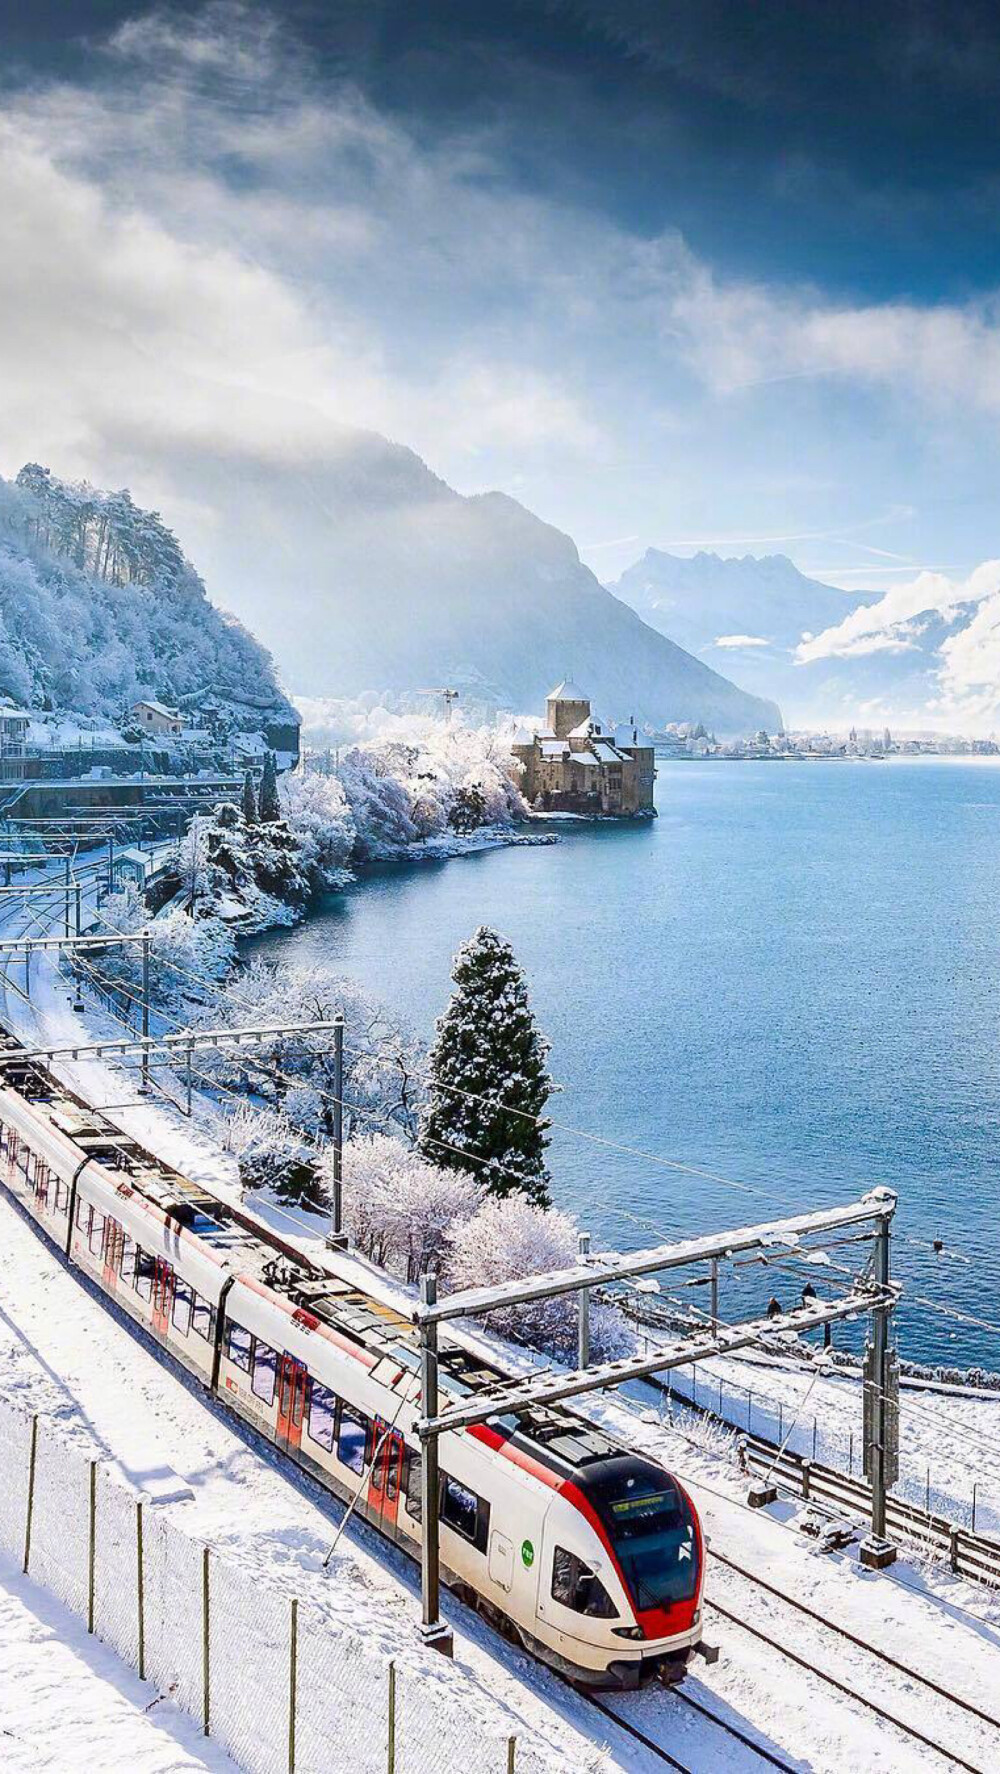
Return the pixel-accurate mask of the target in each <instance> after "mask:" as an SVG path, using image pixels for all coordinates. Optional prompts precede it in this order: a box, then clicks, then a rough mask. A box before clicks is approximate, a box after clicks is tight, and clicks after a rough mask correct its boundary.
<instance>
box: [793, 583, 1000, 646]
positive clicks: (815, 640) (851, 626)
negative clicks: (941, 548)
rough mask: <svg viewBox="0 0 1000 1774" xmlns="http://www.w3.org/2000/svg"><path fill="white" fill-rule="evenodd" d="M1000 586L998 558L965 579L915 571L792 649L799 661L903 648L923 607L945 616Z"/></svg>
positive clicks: (914, 636)
mask: <svg viewBox="0 0 1000 1774" xmlns="http://www.w3.org/2000/svg"><path fill="white" fill-rule="evenodd" d="M998 586H1000V561H984V562H983V564H982V565H981V566H979V567H977V568H976V570H975V572H974V573H971V574H970V575H969V577H968V579H965V580H954V579H949V578H948V577H947V575H946V574H944V573H918V574H917V577H916V578H915V579H909V580H906V581H904V582H903V583H902V584H900V585H894V586H892V587H891V588H890V590H889V591H887V592H886V593H885V595H884V596H883V597H881V598H879V600H878V602H877V603H873V604H862V605H861V606H859V608H858V609H856V610H852V611H851V613H850V615H849V616H845V618H844V620H843V622H838V623H837V625H836V626H835V627H834V628H826V629H824V630H823V632H822V634H818V635H808V636H803V639H802V641H801V642H800V644H799V646H798V648H797V649H796V655H795V656H796V660H797V662H798V663H799V664H800V665H809V664H811V663H813V662H814V661H815V660H818V659H845V658H850V657H852V656H857V655H859V654H864V653H873V652H878V651H886V650H893V651H902V650H905V649H907V648H909V647H910V646H912V645H913V643H914V642H915V640H917V639H918V638H919V635H920V632H921V629H920V627H919V625H918V624H916V623H915V621H914V618H916V617H919V616H922V615H923V614H924V613H925V612H936V613H938V614H940V615H947V614H948V613H949V612H950V611H952V610H954V609H955V608H956V606H957V605H958V604H963V603H979V602H981V601H982V600H983V599H984V598H988V597H990V596H991V595H992V594H993V593H994V592H995V591H996V590H997V588H998Z"/></svg>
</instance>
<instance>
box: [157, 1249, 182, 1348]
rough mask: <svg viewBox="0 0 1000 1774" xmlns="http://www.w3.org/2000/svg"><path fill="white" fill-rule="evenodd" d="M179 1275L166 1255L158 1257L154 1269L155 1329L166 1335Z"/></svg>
mask: <svg viewBox="0 0 1000 1774" xmlns="http://www.w3.org/2000/svg"><path fill="white" fill-rule="evenodd" d="M176 1285H177V1277H176V1276H175V1274H174V1272H173V1269H172V1268H171V1267H170V1264H169V1263H168V1262H167V1261H166V1259H165V1258H164V1257H157V1259H156V1268H155V1269H154V1270H153V1329H154V1330H155V1331H156V1332H158V1334H159V1335H160V1336H161V1337H165V1336H166V1334H167V1331H168V1330H169V1328H170V1313H171V1309H172V1307H173V1303H174V1288H175V1287H176Z"/></svg>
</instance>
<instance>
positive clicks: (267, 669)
mask: <svg viewBox="0 0 1000 1774" xmlns="http://www.w3.org/2000/svg"><path fill="white" fill-rule="evenodd" d="M0 695H3V696H7V697H9V698H11V699H12V700H13V701H14V702H16V703H20V704H22V705H24V706H26V707H29V708H38V709H72V710H73V711H74V712H76V713H79V714H84V715H93V716H98V717H107V718H110V719H111V720H112V721H114V720H116V719H118V718H119V717H120V716H121V714H122V712H123V710H125V709H127V708H128V707H129V706H130V704H131V703H133V702H134V701H136V700H137V699H138V698H140V697H155V698H158V699H160V700H161V701H163V700H165V701H167V702H170V703H175V704H177V705H178V706H180V707H181V708H184V707H191V708H195V707H197V705H198V704H199V703H200V702H202V701H206V700H212V701H213V702H215V703H217V704H218V705H219V706H220V708H221V710H222V712H223V716H224V718H228V724H229V725H230V726H233V727H245V728H248V729H250V730H254V731H261V732H270V733H271V734H272V738H271V743H272V744H275V745H277V746H279V747H283V746H285V745H288V744H290V743H294V742H293V741H290V740H289V738H288V734H287V729H288V728H289V726H290V725H292V724H294V723H295V722H296V720H297V717H296V715H295V713H294V711H293V709H292V707H291V704H290V703H289V701H288V698H287V697H286V696H285V695H284V693H283V691H282V690H281V689H280V688H279V686H278V683H277V680H276V678H275V675H274V668H273V665H272V663H271V659H270V657H269V655H268V654H267V653H266V652H265V650H264V648H263V647H262V646H261V645H260V644H259V642H257V641H255V640H254V638H253V636H252V635H250V634H249V633H248V632H247V630H246V629H245V628H244V627H243V626H242V624H240V623H239V622H237V621H236V620H235V618H234V617H231V616H225V615H223V614H222V612H221V611H219V610H217V609H216V608H215V606H214V604H211V603H210V602H209V600H208V597H207V595H206V592H205V587H204V585H203V584H202V582H201V580H200V579H199V577H198V575H197V573H196V572H195V570H194V568H193V567H192V566H191V565H190V563H189V562H188V561H187V560H185V558H184V555H183V554H182V552H181V549H180V546H179V544H178V542H177V540H176V538H175V537H174V535H173V534H172V533H171V531H170V530H169V529H168V528H167V526H166V525H165V524H164V523H163V522H162V521H161V519H160V517H159V516H158V514H157V513H156V512H151V511H144V510H142V509H141V508H140V507H139V506H138V505H136V504H134V503H133V501H132V499H131V497H130V495H129V494H128V493H127V492H117V493H105V492H102V491H100V490H99V489H98V488H96V487H92V486H90V485H88V484H87V483H86V482H68V481H61V480H59V479H57V477H56V476H55V475H53V474H51V473H50V472H49V470H48V469H47V468H42V467H40V466H39V465H38V464H37V463H31V464H29V465H28V466H27V467H25V468H23V469H22V470H21V472H20V474H19V475H18V476H17V480H16V481H15V482H13V483H11V482H8V481H3V480H0ZM282 734H284V736H283V737H282Z"/></svg>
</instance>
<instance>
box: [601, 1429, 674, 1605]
mask: <svg viewBox="0 0 1000 1774" xmlns="http://www.w3.org/2000/svg"><path fill="white" fill-rule="evenodd" d="M623 1466H624V1467H625V1470H622V1471H621V1472H620V1473H617V1474H615V1475H614V1476H613V1477H612V1476H610V1475H609V1477H608V1479H607V1480H606V1481H605V1482H604V1483H602V1484H600V1485H599V1486H597V1487H595V1489H596V1490H597V1493H598V1494H597V1496H596V1497H595V1499H594V1500H595V1502H596V1503H597V1505H598V1508H599V1511H600V1513H601V1515H602V1516H603V1518H604V1523H605V1526H606V1527H607V1529H608V1533H609V1537H610V1540H611V1544H612V1546H613V1547H614V1550H615V1556H616V1558H617V1559H618V1562H619V1564H620V1565H621V1568H622V1572H623V1575H624V1577H625V1581H626V1582H627V1584H628V1586H629V1589H630V1590H631V1592H632V1600H633V1602H634V1603H635V1606H636V1608H639V1609H641V1608H662V1607H665V1606H666V1604H667V1603H668V1602H678V1601H687V1600H689V1599H690V1598H691V1596H693V1595H694V1594H695V1592H696V1590H697V1588H698V1541H697V1537H696V1535H695V1528H694V1518H693V1516H692V1513H691V1509H690V1507H689V1505H688V1503H687V1501H686V1499H685V1498H684V1497H683V1496H682V1494H681V1492H680V1491H679V1490H678V1488H677V1486H676V1485H675V1484H674V1482H673V1480H672V1479H671V1478H669V1477H668V1476H667V1474H666V1473H665V1472H662V1471H660V1470H658V1469H657V1468H656V1467H653V1466H648V1467H647V1466H645V1465H644V1464H643V1465H640V1464H639V1463H638V1462H636V1463H635V1464H634V1465H633V1464H632V1463H631V1462H630V1463H628V1464H627V1465H626V1463H625V1462H623Z"/></svg>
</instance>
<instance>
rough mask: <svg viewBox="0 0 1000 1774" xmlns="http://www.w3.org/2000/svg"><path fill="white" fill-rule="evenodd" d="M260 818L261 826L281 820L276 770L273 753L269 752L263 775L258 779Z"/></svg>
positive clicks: (265, 760)
mask: <svg viewBox="0 0 1000 1774" xmlns="http://www.w3.org/2000/svg"><path fill="white" fill-rule="evenodd" d="M260 818H261V823H262V824H263V825H271V824H273V822H274V821H275V820H276V819H280V818H281V802H280V801H279V800H278V768H277V765H276V763H275V761H274V753H273V751H269V752H268V754H267V757H266V758H265V759H264V774H263V776H262V777H261V779H260Z"/></svg>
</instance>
